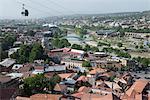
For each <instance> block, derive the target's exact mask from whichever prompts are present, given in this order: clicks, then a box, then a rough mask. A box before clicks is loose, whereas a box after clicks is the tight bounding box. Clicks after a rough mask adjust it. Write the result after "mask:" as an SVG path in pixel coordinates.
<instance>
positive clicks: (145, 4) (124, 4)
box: [0, 0, 150, 19]
mask: <svg viewBox="0 0 150 100" xmlns="http://www.w3.org/2000/svg"><path fill="white" fill-rule="evenodd" d="M23 3H24V4H25V8H27V9H28V10H29V12H30V15H29V17H28V18H40V17H48V16H57V15H70V14H98V13H114V12H132V11H144V10H150V0H0V19H3V18H11V19H13V18H24V17H23V16H21V14H20V13H21V11H22V4H23Z"/></svg>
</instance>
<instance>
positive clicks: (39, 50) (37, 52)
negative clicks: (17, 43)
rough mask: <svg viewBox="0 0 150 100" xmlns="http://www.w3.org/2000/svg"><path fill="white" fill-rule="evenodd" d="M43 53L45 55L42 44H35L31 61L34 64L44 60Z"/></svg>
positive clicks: (30, 57)
mask: <svg viewBox="0 0 150 100" xmlns="http://www.w3.org/2000/svg"><path fill="white" fill-rule="evenodd" d="M43 53H44V50H43V47H42V46H41V45H40V44H38V43H35V44H33V47H32V50H31V53H30V56H29V61H30V62H33V61H34V60H37V59H42V58H43Z"/></svg>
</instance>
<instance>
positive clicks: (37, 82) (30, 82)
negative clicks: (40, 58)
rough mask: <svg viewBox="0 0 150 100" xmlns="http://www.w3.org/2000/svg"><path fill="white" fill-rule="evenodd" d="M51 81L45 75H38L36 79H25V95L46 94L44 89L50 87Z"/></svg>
mask: <svg viewBox="0 0 150 100" xmlns="http://www.w3.org/2000/svg"><path fill="white" fill-rule="evenodd" d="M48 83H49V81H48V80H47V79H46V77H45V76H44V75H43V74H37V75H35V76H34V77H28V78H26V79H24V84H23V87H24V89H23V90H24V94H25V95H27V96H30V95H32V94H34V93H42V92H44V88H45V87H48Z"/></svg>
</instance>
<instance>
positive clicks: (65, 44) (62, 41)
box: [52, 38, 71, 48]
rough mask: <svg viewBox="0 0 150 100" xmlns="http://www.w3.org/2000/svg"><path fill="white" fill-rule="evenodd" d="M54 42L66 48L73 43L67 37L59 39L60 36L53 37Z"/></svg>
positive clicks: (55, 44)
mask: <svg viewBox="0 0 150 100" xmlns="http://www.w3.org/2000/svg"><path fill="white" fill-rule="evenodd" d="M52 44H53V46H54V47H56V48H64V47H69V46H71V44H70V43H69V41H68V40H67V39H59V38H55V39H53V40H52Z"/></svg>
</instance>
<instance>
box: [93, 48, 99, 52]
mask: <svg viewBox="0 0 150 100" xmlns="http://www.w3.org/2000/svg"><path fill="white" fill-rule="evenodd" d="M91 50H92V51H94V52H99V49H98V48H97V47H91Z"/></svg>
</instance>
